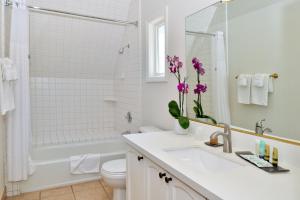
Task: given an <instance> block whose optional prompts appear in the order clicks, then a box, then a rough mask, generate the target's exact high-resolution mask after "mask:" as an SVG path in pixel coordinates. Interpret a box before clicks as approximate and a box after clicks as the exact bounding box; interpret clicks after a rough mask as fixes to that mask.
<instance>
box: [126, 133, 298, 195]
mask: <svg viewBox="0 0 300 200" xmlns="http://www.w3.org/2000/svg"><path fill="white" fill-rule="evenodd" d="M124 138H125V141H126V142H127V143H128V144H129V145H130V146H131V147H132V148H134V149H136V150H137V151H139V152H140V153H142V154H144V156H146V157H148V158H149V159H150V160H152V161H153V162H155V163H157V164H158V165H160V166H161V167H162V168H164V169H165V170H166V171H168V172H169V173H170V174H172V175H173V176H175V177H177V178H178V179H179V180H181V181H182V182H184V183H185V184H187V185H189V186H190V187H191V188H193V189H194V190H196V191H198V192H199V193H200V194H202V195H204V196H205V197H207V198H208V199H209V200H219V199H223V200H254V199H255V200H269V199H270V200H285V199H286V200H299V199H300V169H298V168H295V167H293V166H290V165H288V164H285V163H279V164H280V166H282V167H285V168H288V169H290V170H291V171H290V172H288V173H282V174H269V173H267V172H265V171H263V170H261V169H258V168H257V167H255V166H253V165H251V164H250V163H248V162H246V161H244V160H242V159H241V158H239V157H238V156H237V155H236V154H235V153H234V152H236V151H247V150H249V149H233V153H232V154H227V153H223V147H219V148H212V147H208V146H206V145H205V144H204V141H200V140H196V139H195V138H194V137H193V136H190V135H176V134H174V133H173V132H171V131H169V132H167V131H166V132H156V133H143V134H131V135H125V136H124ZM191 146H197V147H200V148H202V149H203V150H205V151H208V152H212V153H215V154H219V155H220V156H222V157H224V158H226V159H229V160H232V161H234V162H236V163H239V164H241V165H242V166H241V167H238V168H235V169H232V170H230V171H227V172H218V171H216V172H214V173H211V172H206V173H204V172H203V171H201V170H198V169H196V168H195V167H191V166H190V165H186V164H184V163H182V162H180V161H179V160H178V159H176V158H174V157H172V156H170V155H169V154H168V153H167V152H166V151H165V150H166V149H170V148H175V149H176V148H184V147H191ZM220 167H222V166H220Z"/></svg>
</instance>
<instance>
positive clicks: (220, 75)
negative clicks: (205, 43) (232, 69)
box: [212, 31, 231, 124]
mask: <svg viewBox="0 0 300 200" xmlns="http://www.w3.org/2000/svg"><path fill="white" fill-rule="evenodd" d="M212 63H213V66H214V70H213V73H212V79H213V81H212V83H213V105H214V106H213V108H214V116H215V118H216V120H217V121H218V122H223V123H227V124H231V119H230V108H229V95H228V66H227V62H226V49H225V41H224V33H223V32H220V31H219V32H216V36H215V37H214V38H213V40H212Z"/></svg>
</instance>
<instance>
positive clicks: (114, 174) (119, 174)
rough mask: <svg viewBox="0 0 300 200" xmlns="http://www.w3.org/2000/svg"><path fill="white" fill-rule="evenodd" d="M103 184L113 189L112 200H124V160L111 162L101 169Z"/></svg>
mask: <svg viewBox="0 0 300 200" xmlns="http://www.w3.org/2000/svg"><path fill="white" fill-rule="evenodd" d="M101 175H102V178H103V180H104V182H105V183H106V184H107V185H109V186H110V187H111V188H113V200H125V199H126V159H119V160H112V161H108V162H106V163H104V164H103V165H102V168H101Z"/></svg>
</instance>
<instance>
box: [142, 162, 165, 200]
mask: <svg viewBox="0 0 300 200" xmlns="http://www.w3.org/2000/svg"><path fill="white" fill-rule="evenodd" d="M145 164H146V200H169V190H168V184H166V182H165V177H166V173H165V172H164V171H163V170H162V169H161V168H160V167H158V166H157V165H155V164H154V163H152V162H151V161H150V160H146V162H145ZM160 173H161V177H160Z"/></svg>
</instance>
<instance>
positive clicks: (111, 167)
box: [101, 126, 161, 200]
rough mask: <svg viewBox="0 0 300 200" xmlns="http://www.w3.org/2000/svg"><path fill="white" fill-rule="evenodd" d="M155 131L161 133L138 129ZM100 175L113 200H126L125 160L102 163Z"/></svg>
mask: <svg viewBox="0 0 300 200" xmlns="http://www.w3.org/2000/svg"><path fill="white" fill-rule="evenodd" d="M157 131H161V129H159V128H156V127H153V126H143V127H140V132H141V133H148V132H157ZM101 175H102V178H103V180H104V182H105V183H106V184H107V185H108V186H110V187H111V188H112V189H113V200H126V159H119V160H112V161H108V162H106V163H104V164H103V165H102V168H101Z"/></svg>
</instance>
